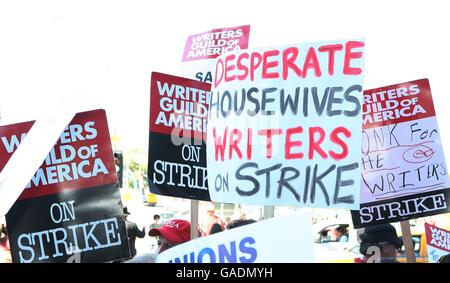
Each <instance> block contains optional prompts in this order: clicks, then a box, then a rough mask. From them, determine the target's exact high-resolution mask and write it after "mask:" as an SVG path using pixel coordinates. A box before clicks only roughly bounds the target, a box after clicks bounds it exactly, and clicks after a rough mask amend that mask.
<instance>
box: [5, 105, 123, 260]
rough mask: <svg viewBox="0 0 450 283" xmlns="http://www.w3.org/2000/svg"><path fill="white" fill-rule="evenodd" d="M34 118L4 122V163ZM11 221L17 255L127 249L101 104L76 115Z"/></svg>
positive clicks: (88, 255) (103, 255)
mask: <svg viewBox="0 0 450 283" xmlns="http://www.w3.org/2000/svg"><path fill="white" fill-rule="evenodd" d="M33 123H34V122H25V123H20V124H14V125H7V126H3V127H0V139H1V142H0V153H1V155H0V156H1V158H0V169H3V167H4V166H5V164H6V163H7V162H8V160H9V158H10V157H11V156H12V154H13V153H14V151H15V150H16V149H17V147H18V146H19V145H20V142H21V141H22V140H23V138H25V136H26V134H27V132H28V131H29V130H30V128H31V127H32V125H33ZM6 221H7V226H8V232H9V240H10V246H11V253H12V260H13V262H18V263H31V262H107V261H113V260H116V259H123V258H128V257H129V256H130V250H129V245H128V238H127V234H126V228H125V222H124V219H123V208H122V205H121V197H120V192H119V188H118V186H117V176H116V172H115V168H114V158H113V152H112V148H111V141H110V137H109V131H108V124H107V121H106V113H105V112H104V111H103V110H94V111H89V112H83V113H78V114H77V115H76V116H75V117H74V119H73V120H72V122H71V123H70V124H69V125H68V126H67V127H66V129H65V130H64V131H63V133H62V134H61V136H60V138H59V139H58V141H57V142H56V145H55V146H54V147H53V148H52V150H51V151H50V153H49V154H48V156H47V158H46V159H45V161H44V162H43V164H42V166H41V167H40V168H39V169H38V170H37V172H36V174H35V175H34V176H33V177H32V179H31V181H30V183H29V184H28V186H27V187H26V188H25V190H24V191H23V193H22V194H21V196H20V197H19V199H18V200H17V201H16V202H15V203H14V205H13V207H12V208H11V209H10V211H9V212H8V214H7V215H6Z"/></svg>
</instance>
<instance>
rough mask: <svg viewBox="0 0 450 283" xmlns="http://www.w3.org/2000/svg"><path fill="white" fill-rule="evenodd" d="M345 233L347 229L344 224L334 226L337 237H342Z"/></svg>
mask: <svg viewBox="0 0 450 283" xmlns="http://www.w3.org/2000/svg"><path fill="white" fill-rule="evenodd" d="M346 234H347V229H345V227H344V226H338V227H337V228H336V236H337V237H338V238H340V237H342V236H343V235H346Z"/></svg>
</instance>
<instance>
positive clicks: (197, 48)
mask: <svg viewBox="0 0 450 283" xmlns="http://www.w3.org/2000/svg"><path fill="white" fill-rule="evenodd" d="M249 36H250V26H249V25H245V26H238V27H231V28H221V29H213V30H210V31H207V32H203V33H199V34H194V35H191V36H189V37H188V39H187V40H186V46H185V47H184V52H183V58H182V62H183V66H182V69H183V76H185V77H187V78H190V79H195V80H198V81H201V82H207V83H211V82H212V77H213V74H212V70H213V69H214V64H215V60H214V59H215V58H217V57H218V56H219V55H221V54H224V53H226V52H234V51H238V50H242V49H247V48H248V41H249Z"/></svg>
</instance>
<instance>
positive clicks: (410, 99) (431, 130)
mask: <svg viewBox="0 0 450 283" xmlns="http://www.w3.org/2000/svg"><path fill="white" fill-rule="evenodd" d="M361 169H362V172H361V207H360V209H359V211H352V217H353V224H354V226H355V227H364V226H370V225H376V224H381V223H389V222H396V221H402V220H406V219H413V218H418V217H424V216H427V215H434V214H440V213H446V212H448V207H449V205H450V200H449V190H448V188H449V187H450V182H449V179H448V171H447V167H446V164H445V158H444V152H443V149H442V146H441V139H440V136H439V129H438V125H437V122H436V116H435V112H434V106H433V99H432V97H431V90H430V85H429V82H428V80H427V79H422V80H416V81H411V82H406V83H401V84H397V85H390V86H386V87H381V88H376V89H370V90H365V91H364V105H363V132H362V144H361Z"/></svg>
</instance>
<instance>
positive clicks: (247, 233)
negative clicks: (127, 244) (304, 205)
mask: <svg viewBox="0 0 450 283" xmlns="http://www.w3.org/2000/svg"><path fill="white" fill-rule="evenodd" d="M311 229H312V228H311V214H310V213H303V214H298V215H291V216H288V217H282V218H271V219H268V220H263V221H260V222H257V223H254V224H249V225H246V226H241V227H238V228H234V229H231V230H225V231H223V232H220V233H216V234H213V235H210V236H207V237H202V238H199V239H196V240H192V241H189V242H186V243H183V244H181V245H178V246H176V247H173V248H171V249H169V250H167V251H164V252H163V253H161V254H160V255H158V257H157V259H156V261H157V262H160V263H264V262H274V263H275V262H313V261H314V251H313V245H312V243H313V239H312V231H311Z"/></svg>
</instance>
